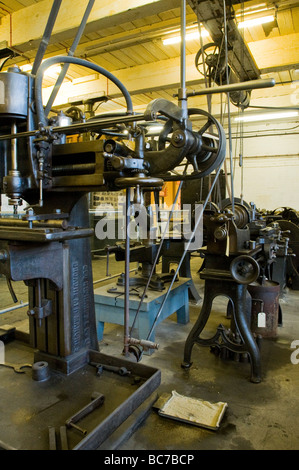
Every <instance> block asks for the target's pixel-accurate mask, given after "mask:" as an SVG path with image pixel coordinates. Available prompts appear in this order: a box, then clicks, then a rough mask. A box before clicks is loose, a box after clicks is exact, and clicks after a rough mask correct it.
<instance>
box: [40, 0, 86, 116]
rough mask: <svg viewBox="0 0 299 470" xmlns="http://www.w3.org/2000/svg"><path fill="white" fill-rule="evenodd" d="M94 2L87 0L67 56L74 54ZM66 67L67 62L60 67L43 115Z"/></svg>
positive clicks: (50, 102) (66, 69)
mask: <svg viewBox="0 0 299 470" xmlns="http://www.w3.org/2000/svg"><path fill="white" fill-rule="evenodd" d="M94 2H95V0H89V2H88V5H87V8H86V10H85V13H84V16H83V18H82V21H81V24H80V26H79V28H78V31H77V34H76V36H75V39H74V41H73V44H72V45H71V47H70V48H69V51H68V56H70V57H72V56H73V55H74V53H75V50H76V48H77V46H78V44H79V41H80V39H81V37H82V34H83V32H84V28H85V26H86V23H87V20H88V17H89V14H90V12H91V10H92V7H93V5H94ZM68 68H69V64H64V65H63V67H62V69H61V72H60V74H59V77H58V78H57V81H56V83H55V85H54V88H53V90H52V93H51V95H50V98H49V100H48V103H47V105H46V107H45V116H48V114H49V112H50V111H51V108H52V105H53V103H54V101H55V98H56V96H57V93H58V91H59V89H60V86H61V84H62V82H63V80H64V77H65V76H66V73H67V71H68Z"/></svg>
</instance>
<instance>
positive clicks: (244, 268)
mask: <svg viewBox="0 0 299 470" xmlns="http://www.w3.org/2000/svg"><path fill="white" fill-rule="evenodd" d="M230 272H231V275H232V277H233V279H234V280H235V281H236V282H238V283H239V284H251V283H252V282H254V281H256V280H257V278H258V276H259V274H260V267H259V264H258V262H257V261H256V260H255V259H254V258H252V257H251V256H248V255H240V256H237V257H236V258H235V259H234V260H233V261H232V262H231V264H230Z"/></svg>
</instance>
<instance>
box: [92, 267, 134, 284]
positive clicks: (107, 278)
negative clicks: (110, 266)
mask: <svg viewBox="0 0 299 470" xmlns="http://www.w3.org/2000/svg"><path fill="white" fill-rule="evenodd" d="M133 271H136V268H134V269H130V271H129V272H130V273H132V272H133ZM122 274H123V273H118V274H113V275H112V276H107V277H103V278H102V279H98V280H97V281H93V284H99V283H100V282H104V281H109V279H113V278H114V277H119V276H121V275H122Z"/></svg>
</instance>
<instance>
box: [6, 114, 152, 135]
mask: <svg viewBox="0 0 299 470" xmlns="http://www.w3.org/2000/svg"><path fill="white" fill-rule="evenodd" d="M146 118H147V116H146V115H145V114H137V115H127V116H122V117H121V118H119V117H114V118H107V119H99V120H94V121H88V122H83V123H77V124H72V125H70V126H56V127H49V128H48V129H49V130H50V131H51V132H53V133H56V132H57V133H58V134H59V133H63V134H80V133H81V132H88V131H92V130H93V131H95V132H96V131H97V130H98V129H102V128H105V127H106V126H113V125H114V124H119V123H122V124H123V123H129V122H133V121H144V120H146ZM39 132H40V131H38V130H34V131H25V132H19V133H18V134H5V135H0V141H1V140H12V139H21V138H26V137H33V136H35V135H37V134H39Z"/></svg>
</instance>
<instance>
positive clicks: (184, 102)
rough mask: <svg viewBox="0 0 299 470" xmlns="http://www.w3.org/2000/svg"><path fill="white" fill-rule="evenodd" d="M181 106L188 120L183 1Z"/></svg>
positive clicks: (184, 9)
mask: <svg viewBox="0 0 299 470" xmlns="http://www.w3.org/2000/svg"><path fill="white" fill-rule="evenodd" d="M179 105H180V107H181V109H182V110H183V119H184V120H185V122H186V121H187V119H188V110H187V96H186V1H185V0H181V77H180V89H179Z"/></svg>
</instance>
